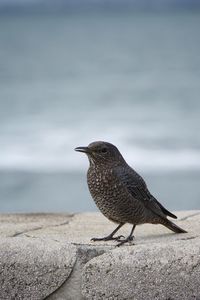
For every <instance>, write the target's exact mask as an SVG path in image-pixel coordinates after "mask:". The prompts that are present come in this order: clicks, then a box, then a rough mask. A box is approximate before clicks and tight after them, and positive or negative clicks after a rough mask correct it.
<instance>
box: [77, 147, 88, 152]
mask: <svg viewBox="0 0 200 300" xmlns="http://www.w3.org/2000/svg"><path fill="white" fill-rule="evenodd" d="M74 150H75V151H78V152H83V153H90V149H89V148H88V147H77V148H75V149H74Z"/></svg>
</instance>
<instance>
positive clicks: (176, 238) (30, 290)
mask: <svg viewBox="0 0 200 300" xmlns="http://www.w3.org/2000/svg"><path fill="white" fill-rule="evenodd" d="M176 214H177V215H178V221H176V223H177V224H178V225H179V226H181V227H182V228H184V229H186V230H188V233H187V234H174V233H172V232H170V231H169V230H168V229H167V228H165V227H163V226H161V225H150V224H145V225H141V226H137V227H136V230H135V240H134V244H135V245H124V246H122V247H120V248H116V247H115V245H116V243H115V241H109V242H96V243H95V242H91V241H90V239H91V237H100V236H104V235H107V234H108V233H110V232H111V231H112V230H113V229H114V228H115V224H113V223H112V222H110V221H108V220H107V219H106V218H104V217H103V216H102V215H101V214H100V213H82V214H75V215H69V214H13V215H12V214H7V215H0V286H1V289H0V300H15V299H16V300H18V299H24V300H40V299H48V300H83V299H91V300H93V299H105V300H106V299H136V300H137V299H166V300H167V299H168V300H169V299H171V300H173V299H178V300H179V299H189V300H190V299H196V300H197V299H200V291H199V285H200V250H199V249H200V230H199V228H200V211H185V212H177V213H176ZM130 229H131V225H125V226H124V227H123V228H122V229H121V230H120V234H123V235H125V236H126V235H127V234H128V233H129V232H130Z"/></svg>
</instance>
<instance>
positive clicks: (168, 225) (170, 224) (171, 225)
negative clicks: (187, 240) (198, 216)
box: [162, 219, 187, 233]
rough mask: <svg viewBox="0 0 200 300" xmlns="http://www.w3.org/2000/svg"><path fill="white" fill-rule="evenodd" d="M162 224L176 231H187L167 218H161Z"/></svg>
mask: <svg viewBox="0 0 200 300" xmlns="http://www.w3.org/2000/svg"><path fill="white" fill-rule="evenodd" d="M162 225H164V226H165V227H167V228H168V229H170V230H172V231H173V232H176V233H187V231H185V230H184V229H182V228H181V227H179V226H177V225H176V224H174V223H173V222H172V221H170V220H168V219H165V220H163V222H162Z"/></svg>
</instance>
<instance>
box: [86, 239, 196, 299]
mask: <svg viewBox="0 0 200 300" xmlns="http://www.w3.org/2000/svg"><path fill="white" fill-rule="evenodd" d="M199 246H200V239H199V238H196V239H193V240H192V239H191V240H190V239H189V240H184V241H181V240H179V241H174V242H171V243H161V244H159V243H156V244H152V245H137V246H136V245H135V246H134V247H124V249H122V248H121V249H116V250H113V251H109V252H108V253H106V254H103V255H102V256H100V257H97V258H94V259H92V260H91V261H89V262H88V263H87V264H86V265H85V267H84V269H83V282H82V293H83V295H84V296H85V298H86V299H95V300H97V299H134V300H143V299H171V300H172V299H174V300H175V299H176V300H177V299H183V300H184V299H185V300H186V299H187V300H188V299H198V298H199V297H200V247H199Z"/></svg>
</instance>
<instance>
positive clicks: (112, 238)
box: [91, 235, 125, 242]
mask: <svg viewBox="0 0 200 300" xmlns="http://www.w3.org/2000/svg"><path fill="white" fill-rule="evenodd" d="M121 238H125V237H124V236H123V235H119V236H116V237H114V236H105V237H103V238H92V239H91V241H93V242H97V241H113V240H115V241H117V242H119V241H121Z"/></svg>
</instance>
